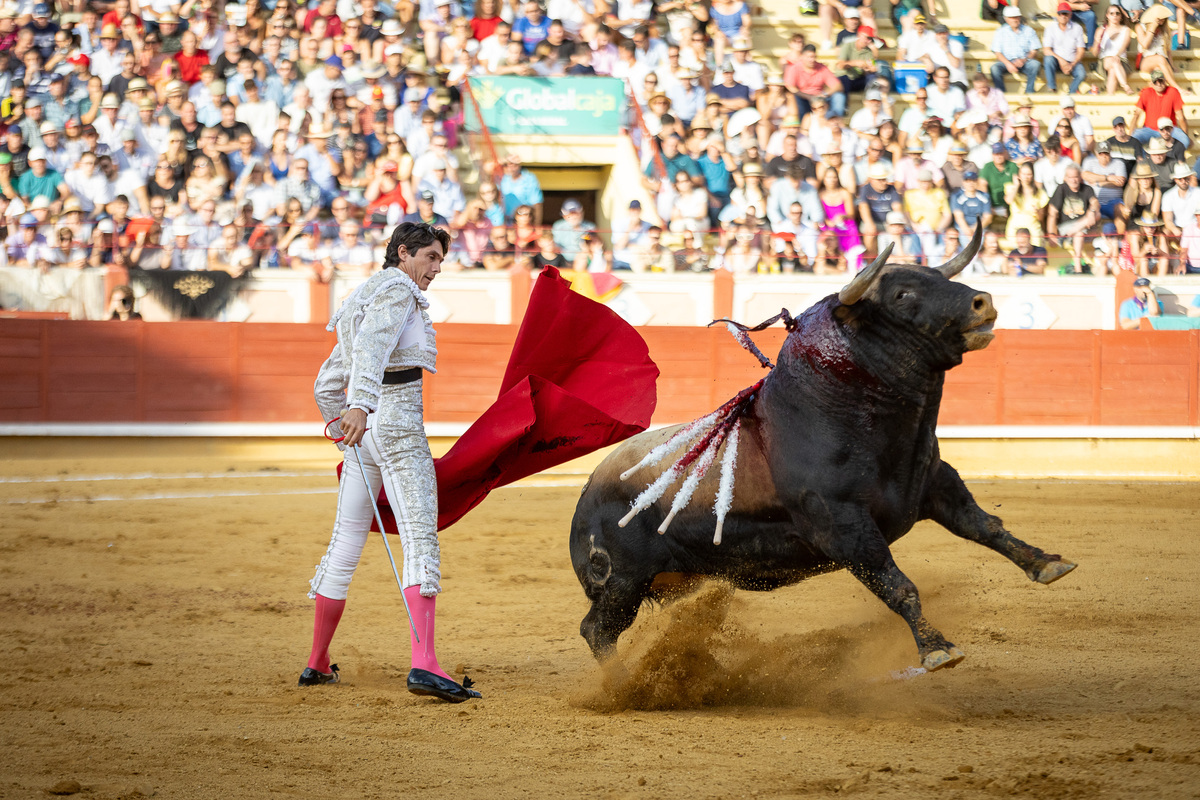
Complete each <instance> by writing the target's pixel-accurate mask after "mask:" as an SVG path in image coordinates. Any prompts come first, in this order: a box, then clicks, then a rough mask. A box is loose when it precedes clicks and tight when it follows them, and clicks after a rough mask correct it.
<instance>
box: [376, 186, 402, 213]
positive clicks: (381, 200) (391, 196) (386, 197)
mask: <svg viewBox="0 0 1200 800" xmlns="http://www.w3.org/2000/svg"><path fill="white" fill-rule="evenodd" d="M392 205H397V206H400V211H401V213H404V214H407V213H408V203H406V202H405V201H404V195H403V194H402V193H401V191H400V184H399V183H397V184H396V188H395V189H392V190H391V191H390V192H388V193H386V194H381V195H379V197H376V198H375V202H373V203H371V204H370V205H369V206H367V216H370V215H371V214H373V213H375V212H376V211H387V209H388V207H389V206H392Z"/></svg>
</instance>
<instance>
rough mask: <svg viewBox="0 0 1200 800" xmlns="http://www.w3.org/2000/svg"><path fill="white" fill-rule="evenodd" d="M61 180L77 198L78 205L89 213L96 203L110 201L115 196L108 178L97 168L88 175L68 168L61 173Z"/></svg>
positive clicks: (102, 203) (101, 203)
mask: <svg viewBox="0 0 1200 800" xmlns="http://www.w3.org/2000/svg"><path fill="white" fill-rule="evenodd" d="M63 181H64V182H65V183H66V184H67V187H68V188H69V189H70V190H71V194H73V195H75V196H76V197H77V198H79V205H80V206H82V207H83V210H84V212H85V213H88V214H91V213H92V211H94V210H95V209H96V206H98V205H104V204H105V203H111V202H112V199H113V198H114V197H116V194H114V193H113V189H112V186H111V185H110V184H109V182H108V179H107V178H105V177H104V175H103V174H101V173H100V171H99V170H97V171H95V172H93V173H92V174H91V176H90V177H84V175H83V173H81V172H79V171H78V170H69V171H68V172H67V173H66V174H65V175H63Z"/></svg>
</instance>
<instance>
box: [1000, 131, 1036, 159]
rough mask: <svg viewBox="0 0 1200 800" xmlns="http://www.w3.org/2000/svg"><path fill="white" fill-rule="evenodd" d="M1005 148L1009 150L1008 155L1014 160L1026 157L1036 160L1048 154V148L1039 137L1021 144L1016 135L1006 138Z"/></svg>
mask: <svg viewBox="0 0 1200 800" xmlns="http://www.w3.org/2000/svg"><path fill="white" fill-rule="evenodd" d="M1004 149H1005V150H1007V151H1008V157H1009V159H1011V160H1012V161H1016V160H1018V159H1025V158H1032V159H1035V160H1036V159H1039V158H1041V157H1042V156H1044V155H1046V150H1045V149H1044V148H1043V147H1042V143H1041V142H1039V141H1038V140H1037V139H1030V140H1029V141H1028V142H1026V143H1025V144H1021V143H1020V142H1018V141H1017V137H1015V136H1014V137H1013V138H1011V139H1007V140H1005V142H1004Z"/></svg>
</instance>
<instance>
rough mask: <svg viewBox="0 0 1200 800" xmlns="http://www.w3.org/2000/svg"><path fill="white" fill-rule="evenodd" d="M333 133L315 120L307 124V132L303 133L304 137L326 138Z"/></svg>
mask: <svg viewBox="0 0 1200 800" xmlns="http://www.w3.org/2000/svg"><path fill="white" fill-rule="evenodd" d="M332 135H333V133H332V132H331V131H330V130H329V129H328V128H326V127H325V126H324V125H323V124H321V122H319V121H316V122H313V123H312V124H311V125H309V126H308V133H307V134H305V137H304V138H306V139H328V138H329V137H330V136H332Z"/></svg>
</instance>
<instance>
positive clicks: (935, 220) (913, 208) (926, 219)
mask: <svg viewBox="0 0 1200 800" xmlns="http://www.w3.org/2000/svg"><path fill="white" fill-rule="evenodd" d="M904 210H905V212H907V213H908V218H909V219H910V220H912V223H913V225H914V226H924V227H927V228H930V229H933V230H936V229H937V227H938V224H939V223H940V222H941V221H942V220H943V219H944V218H945V216H946V215H947V214H949V213H950V201H949V200H947V199H946V190H945V189H939V188H937V187H936V186H935V187H933V188H931V189H928V190H926V189H909V190H908V191H907V192H905V193H904Z"/></svg>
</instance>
